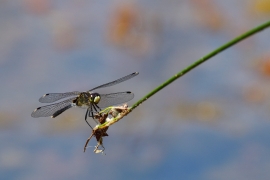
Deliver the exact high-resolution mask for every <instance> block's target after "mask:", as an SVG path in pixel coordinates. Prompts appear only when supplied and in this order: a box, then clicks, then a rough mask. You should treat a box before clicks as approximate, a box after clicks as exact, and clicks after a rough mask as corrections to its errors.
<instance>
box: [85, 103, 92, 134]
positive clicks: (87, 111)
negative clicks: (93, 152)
mask: <svg viewBox="0 0 270 180" xmlns="http://www.w3.org/2000/svg"><path fill="white" fill-rule="evenodd" d="M88 111H89V108H88V109H87V110H86V114H85V122H86V123H87V124H88V126H90V127H91V129H93V128H92V126H91V125H90V124H89V123H88V121H87V114H88Z"/></svg>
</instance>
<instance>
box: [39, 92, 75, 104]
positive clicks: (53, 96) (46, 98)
mask: <svg viewBox="0 0 270 180" xmlns="http://www.w3.org/2000/svg"><path fill="white" fill-rule="evenodd" d="M79 94H80V92H78V91H74V92H67V93H48V94H44V95H43V96H42V97H41V98H39V102H41V103H52V102H55V101H58V100H60V99H63V98H66V97H70V96H76V95H79Z"/></svg>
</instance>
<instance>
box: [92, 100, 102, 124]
mask: <svg viewBox="0 0 270 180" xmlns="http://www.w3.org/2000/svg"><path fill="white" fill-rule="evenodd" d="M93 108H94V110H95V111H96V112H98V111H97V109H96V107H95V104H92V105H91V115H92V118H93V119H94V121H95V122H96V123H97V124H100V123H99V122H98V121H97V120H96V119H95V118H94V113H93Z"/></svg>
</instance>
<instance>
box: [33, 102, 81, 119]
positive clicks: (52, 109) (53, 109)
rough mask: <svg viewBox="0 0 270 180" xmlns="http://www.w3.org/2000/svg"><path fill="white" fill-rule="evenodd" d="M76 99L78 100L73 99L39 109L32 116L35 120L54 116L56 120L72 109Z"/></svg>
mask: <svg viewBox="0 0 270 180" xmlns="http://www.w3.org/2000/svg"><path fill="white" fill-rule="evenodd" d="M75 99H76V98H71V99H67V100H65V101H62V102H59V103H55V104H50V105H47V106H42V107H39V108H37V109H35V110H34V111H33V112H32V114H31V116H32V117H34V118H38V117H48V116H52V118H54V117H56V116H58V115H59V114H61V113H62V112H64V111H66V110H67V109H69V108H71V107H72V106H73V100H75Z"/></svg>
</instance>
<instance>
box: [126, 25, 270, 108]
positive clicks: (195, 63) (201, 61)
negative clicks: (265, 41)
mask: <svg viewBox="0 0 270 180" xmlns="http://www.w3.org/2000/svg"><path fill="white" fill-rule="evenodd" d="M269 26H270V21H268V22H266V23H264V24H262V25H260V26H258V27H256V28H254V29H252V30H250V31H247V32H246V33H244V34H242V35H240V36H238V37H236V38H235V39H233V40H231V41H229V42H227V43H226V44H224V45H222V46H220V47H219V48H217V49H216V50H214V51H212V52H211V53H209V54H207V55H206V56H204V57H202V58H201V59H199V60H197V61H196V62H194V63H193V64H191V65H190V66H188V67H187V68H185V69H183V70H182V71H180V72H178V73H176V74H175V75H174V76H172V77H171V78H170V79H168V80H167V81H165V82H164V83H162V84H161V85H159V86H158V87H156V88H155V89H154V90H153V91H151V92H150V93H148V94H147V95H146V96H144V97H143V98H141V99H140V100H139V101H137V102H136V103H135V104H133V105H132V106H131V108H130V111H132V110H133V109H135V108H136V107H137V106H139V105H140V104H141V103H143V102H144V101H146V100H147V99H148V98H150V97H151V96H153V95H154V94H156V93H157V92H158V91H160V90H161V89H163V88H164V87H166V86H167V85H169V84H171V83H172V82H173V81H175V80H176V79H178V78H179V77H181V76H183V75H185V74H186V73H188V72H189V71H191V70H192V69H194V68H195V67H197V66H199V65H200V64H202V63H203V62H205V61H207V60H208V59H210V58H211V57H213V56H215V55H217V54H218V53H220V52H222V51H224V50H226V49H227V48H229V47H231V46H233V45H234V44H237V43H239V42H240V41H243V40H244V39H246V38H248V37H250V36H252V35H253V34H256V33H258V32H260V31H262V30H263V29H265V28H267V27H269Z"/></svg>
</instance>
